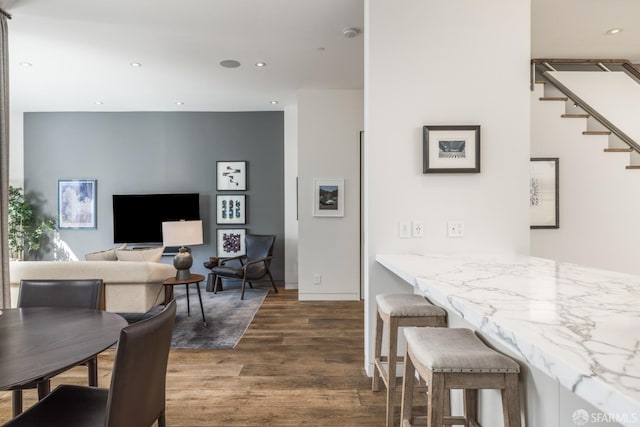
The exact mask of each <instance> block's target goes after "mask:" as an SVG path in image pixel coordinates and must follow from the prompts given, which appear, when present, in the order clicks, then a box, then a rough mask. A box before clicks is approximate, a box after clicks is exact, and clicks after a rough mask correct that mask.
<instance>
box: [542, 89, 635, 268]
mask: <svg viewBox="0 0 640 427" xmlns="http://www.w3.org/2000/svg"><path fill="white" fill-rule="evenodd" d="M537 86H538V87H537V88H536V91H535V92H533V93H532V94H531V117H532V121H531V156H532V157H558V158H559V159H560V161H559V172H560V178H559V181H560V228H559V229H540V230H531V255H535V256H540V257H543V258H551V259H556V260H559V261H566V262H573V263H577V264H582V265H588V266H593V267H598V268H605V269H611V270H618V271H622V272H628V273H633V274H640V263H639V262H638V249H637V245H638V241H640V228H638V227H636V226H634V219H635V218H636V217H638V216H640V198H638V197H637V196H636V195H637V193H638V189H639V188H640V170H628V169H625V166H626V165H628V164H629V154H628V153H604V152H603V150H604V148H606V147H607V144H608V142H607V141H608V138H607V137H606V136H585V135H582V131H584V130H586V125H587V123H586V119H566V118H565V119H563V118H561V117H560V115H561V114H563V113H564V112H565V104H564V103H561V102H541V101H539V100H538V98H539V97H540V96H542V87H541V85H537Z"/></svg>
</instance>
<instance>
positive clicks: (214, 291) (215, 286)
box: [213, 275, 222, 294]
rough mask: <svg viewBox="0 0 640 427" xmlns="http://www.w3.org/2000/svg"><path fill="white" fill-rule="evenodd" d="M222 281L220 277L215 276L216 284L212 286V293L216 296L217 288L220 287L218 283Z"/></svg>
mask: <svg viewBox="0 0 640 427" xmlns="http://www.w3.org/2000/svg"><path fill="white" fill-rule="evenodd" d="M221 281H222V279H221V278H220V276H218V275H216V283H215V285H214V286H213V293H214V294H217V293H218V286H219V285H220V282H221Z"/></svg>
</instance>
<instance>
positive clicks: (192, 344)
mask: <svg viewBox="0 0 640 427" xmlns="http://www.w3.org/2000/svg"><path fill="white" fill-rule="evenodd" d="M201 292H202V306H203V307H204V316H205V319H206V320H207V326H206V327H204V326H203V325H202V314H201V312H200V303H199V302H198V293H197V291H196V288H195V286H191V287H189V297H190V298H189V302H190V304H191V316H187V300H186V295H185V289H184V286H180V287H178V286H176V287H175V289H174V297H175V299H176V303H177V305H178V311H177V314H176V322H175V327H174V329H173V338H172V341H171V348H199V349H205V348H210V349H231V348H235V346H236V345H237V344H238V342H239V341H240V339H241V338H242V335H244V333H245V331H246V330H247V328H248V327H249V325H250V324H251V321H252V320H253V317H254V316H255V314H256V312H257V311H258V309H259V308H260V306H261V305H262V302H263V301H264V299H265V297H266V296H267V294H268V293H269V291H268V290H266V289H259V288H255V289H249V288H247V290H246V292H245V294H244V300H240V290H239V289H237V290H236V289H233V288H231V289H229V290H224V291H221V292H218V293H217V294H214V293H213V292H205V291H204V290H202V289H201ZM162 307H163V306H157V307H155V308H154V309H153V310H151V311H150V312H148V313H146V314H145V315H140V314H137V315H136V314H123V316H124V317H125V318H126V319H127V320H128V321H129V323H133V322H136V321H139V320H141V319H144V318H147V317H149V316H152V315H154V314H156V313H157V312H158V311H160V310H162Z"/></svg>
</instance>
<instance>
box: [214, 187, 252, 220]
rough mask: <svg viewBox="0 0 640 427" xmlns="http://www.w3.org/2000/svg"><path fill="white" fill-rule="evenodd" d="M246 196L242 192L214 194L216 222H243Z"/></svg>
mask: <svg viewBox="0 0 640 427" xmlns="http://www.w3.org/2000/svg"><path fill="white" fill-rule="evenodd" d="M246 200H247V196H245V195H244V194H229V195H225V194H218V195H217V196H216V223H217V224H245V223H246V211H247V204H246Z"/></svg>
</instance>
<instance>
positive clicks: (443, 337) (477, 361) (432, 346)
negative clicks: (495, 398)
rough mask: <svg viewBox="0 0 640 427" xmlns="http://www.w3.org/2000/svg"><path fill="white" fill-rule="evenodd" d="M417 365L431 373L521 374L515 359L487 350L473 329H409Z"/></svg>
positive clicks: (408, 338)
mask: <svg viewBox="0 0 640 427" xmlns="http://www.w3.org/2000/svg"><path fill="white" fill-rule="evenodd" d="M404 336H405V338H406V340H407V344H408V345H410V346H411V348H412V349H413V352H414V354H415V360H414V362H415V363H419V364H421V365H423V366H425V367H426V368H427V369H429V370H430V371H432V372H475V373H496V372H507V373H516V374H517V373H519V372H520V366H519V365H518V364H517V363H516V362H515V361H513V360H512V359H510V358H508V357H507V356H504V355H502V354H500V353H498V352H496V351H495V350H493V349H491V348H489V347H487V345H486V344H485V343H483V342H482V340H480V338H478V336H477V335H476V334H475V333H474V332H473V331H472V330H470V329H454V328H450V329H442V328H429V327H426V328H407V329H405V331H404Z"/></svg>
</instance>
